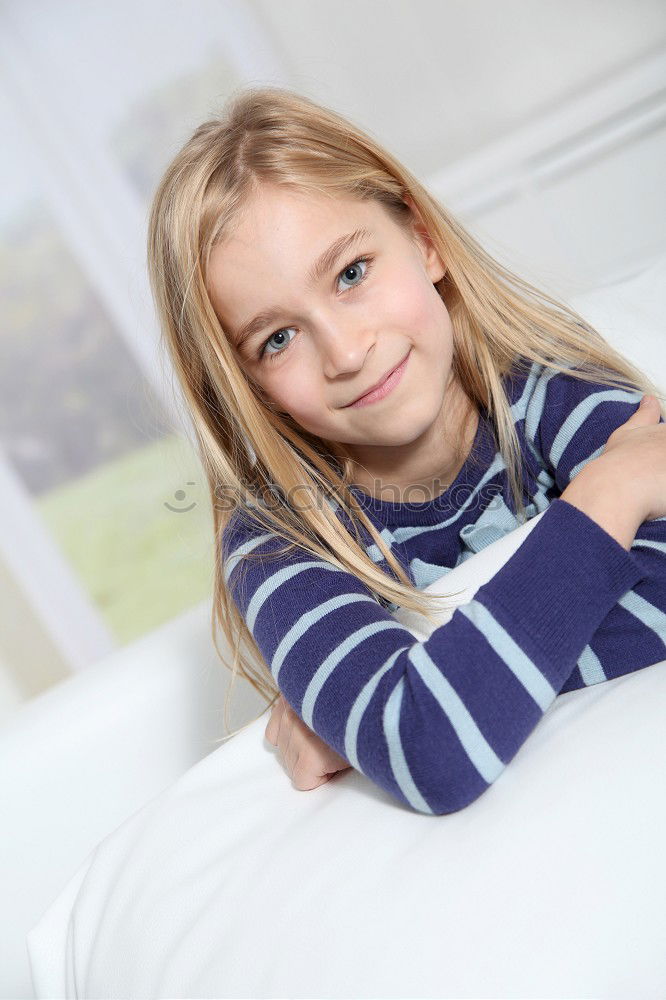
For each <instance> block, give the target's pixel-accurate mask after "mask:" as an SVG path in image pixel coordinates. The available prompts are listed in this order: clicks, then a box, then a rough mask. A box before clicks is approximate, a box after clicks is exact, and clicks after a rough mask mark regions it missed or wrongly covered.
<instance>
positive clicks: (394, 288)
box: [379, 271, 445, 339]
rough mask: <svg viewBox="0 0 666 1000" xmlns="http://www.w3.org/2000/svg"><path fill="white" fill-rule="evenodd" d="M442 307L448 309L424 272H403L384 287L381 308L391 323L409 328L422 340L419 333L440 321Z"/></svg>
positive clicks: (405, 328) (407, 329)
mask: <svg viewBox="0 0 666 1000" xmlns="http://www.w3.org/2000/svg"><path fill="white" fill-rule="evenodd" d="M438 306H439V307H440V308H441V310H442V315H445V312H444V303H443V302H442V300H441V299H440V297H439V295H438V294H437V291H436V289H435V288H434V286H433V285H431V284H430V283H429V281H428V279H427V276H426V277H425V278H424V276H423V275H422V274H421V273H418V272H415V271H407V272H405V271H403V272H402V273H401V274H399V275H398V274H396V276H395V280H393V281H388V282H387V283H386V285H385V286H383V287H382V294H381V300H380V303H379V308H380V310H381V315H382V316H384V317H385V320H386V321H387V322H390V323H391V324H392V325H395V326H396V327H399V328H400V329H402V330H405V331H406V332H407V333H410V334H412V335H413V336H414V338H415V339H419V335H420V334H422V333H425V331H426V330H427V329H429V328H431V327H432V326H433V325H434V324H436V323H437V321H438V313H439V311H440V310H439V309H438Z"/></svg>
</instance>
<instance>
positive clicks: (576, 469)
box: [569, 444, 606, 482]
mask: <svg viewBox="0 0 666 1000" xmlns="http://www.w3.org/2000/svg"><path fill="white" fill-rule="evenodd" d="M605 447H606V445H605V444H602V445H600V446H599V447H598V448H597V449H596V450H595V451H593V452H592V454H591V455H588V456H587V458H584V459H583V461H582V462H579V463H578V465H574V467H573V469H570V470H569V482H571V480H572V479H575V478H576V476H577V475H578V473H579V472H580V470H581V469H582V468H584V466H586V465H587V463H588V462H591V461H592V459H594V458H598V457H599V455H600V454H601V453H602V451H603V450H604V448H605Z"/></svg>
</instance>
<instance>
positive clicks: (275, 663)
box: [271, 594, 377, 681]
mask: <svg viewBox="0 0 666 1000" xmlns="http://www.w3.org/2000/svg"><path fill="white" fill-rule="evenodd" d="M356 601H370V603H371V604H374V605H375V606H376V605H377V602H376V600H375V599H374V597H371V596H370V594H338V595H337V596H336V597H332V598H331V599H330V600H329V601H325V602H324V603H323V604H317V605H316V607H314V608H312V609H311V610H310V611H306V612H305V614H302V615H301V617H300V618H298V619H297V621H295V622H294V624H293V625H292V626H291V628H290V629H289V631H288V632H287V634H286V635H285V636H283V637H282V640H281V641H280V644H279V645H278V648H277V649H276V650H275V656H274V657H273V660H272V662H271V673H272V674H273V677H274V678H275V680H276V681H277V679H278V677H279V674H280V669H281V667H282V664H283V663H284V660H285V657H286V656H287V654H288V653H289V651H290V649H291V648H292V647H293V646H294V644H295V643H296V642H298V640H299V639H300V638H301V636H303V635H305V633H306V632H307V631H308V629H310V628H311V627H312V626H313V625H318V624H319V622H320V621H321V620H322V618H324V617H325V616H326V615H328V614H331V613H332V612H333V611H337V610H338V609H339V608H344V607H345V606H346V605H347V604H354V603H355V602H356Z"/></svg>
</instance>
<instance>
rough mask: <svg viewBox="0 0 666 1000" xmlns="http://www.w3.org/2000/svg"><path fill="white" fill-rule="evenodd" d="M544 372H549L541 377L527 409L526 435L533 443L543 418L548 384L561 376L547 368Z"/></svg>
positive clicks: (543, 369)
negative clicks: (557, 376)
mask: <svg viewBox="0 0 666 1000" xmlns="http://www.w3.org/2000/svg"><path fill="white" fill-rule="evenodd" d="M543 371H547V374H546V375H544V374H540V375H539V378H538V379H537V382H536V385H535V387H534V392H533V393H532V397H531V399H530V400H529V402H528V404H527V407H526V409H525V435H526V436H527V437H528V438H529V439H530V440H532V441H535V440H536V432H537V430H538V429H539V424H540V423H541V417H542V416H543V408H544V405H545V402H546V390H547V389H548V383H549V382H550V380H551V379H552V378H555V376H556V375H560V374H561V373H560V372H557V371H552V370H550V369H548V370H546V369H545V368H542V372H543Z"/></svg>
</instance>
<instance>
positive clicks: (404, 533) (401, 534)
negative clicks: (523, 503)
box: [393, 452, 506, 542]
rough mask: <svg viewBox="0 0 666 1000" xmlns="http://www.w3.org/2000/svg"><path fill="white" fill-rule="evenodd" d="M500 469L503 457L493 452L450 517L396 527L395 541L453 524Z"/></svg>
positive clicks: (503, 463)
mask: <svg viewBox="0 0 666 1000" xmlns="http://www.w3.org/2000/svg"><path fill="white" fill-rule="evenodd" d="M502 469H506V463H505V462H504V459H503V458H502V456H501V455H500V453H499V452H495V457H494V459H493V460H492V462H491V464H490V466H489V467H488V469H487V470H486V472H484V474H483V476H482V478H481V480H480V482H478V483H477V485H476V486H475V487H474V489H473V490H472V492H471V493H470V495H469V496H468V497H467V498H466V499H465V502H464V503H463V504H462V506H461V507H459V508H458V510H457V511H456V513H455V514H454V515H453V516H452V517H450V518H449V519H448V520H446V521H438V522H437V524H425V525H416V526H414V527H412V526H409V527H401V528H396V529H395V530H394V532H393V537H394V538H395V540H396V542H407V541H409V540H410V539H411V538H414V537H415V536H416V535H424V534H426V533H427V532H429V531H442V530H443V529H444V528H448V526H449V525H450V524H453V523H454V521H458V520H460V518H461V517H462V515H463V514H464V513H465V511H466V510H467V508H468V507H469V506H470V504H472V503H473V502H474V500H475V498H476V496H477V494H478V493H479V491H480V490H481V489H482V488H483V487H484V486H485V484H486V483H487V482H488V480H489V479H492V477H493V476H494V475H496V474H497V473H498V472H501V471H502Z"/></svg>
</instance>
